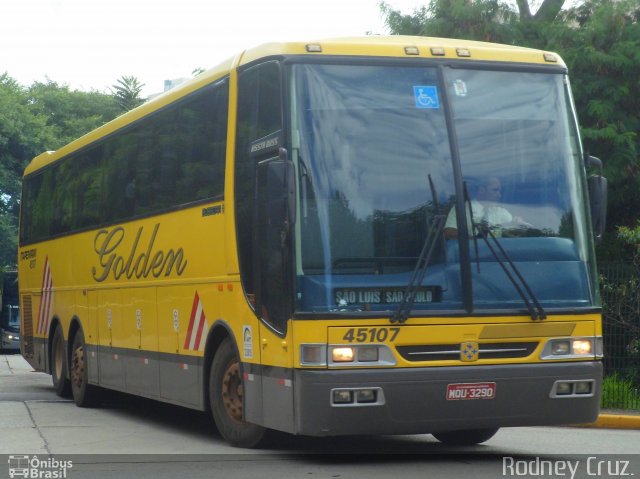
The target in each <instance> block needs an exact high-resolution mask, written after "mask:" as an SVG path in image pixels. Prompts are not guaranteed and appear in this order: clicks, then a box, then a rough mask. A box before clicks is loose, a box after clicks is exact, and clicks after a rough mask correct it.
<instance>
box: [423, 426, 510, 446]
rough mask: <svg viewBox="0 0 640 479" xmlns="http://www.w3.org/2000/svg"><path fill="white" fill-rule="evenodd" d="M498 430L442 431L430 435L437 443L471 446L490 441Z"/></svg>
mask: <svg viewBox="0 0 640 479" xmlns="http://www.w3.org/2000/svg"><path fill="white" fill-rule="evenodd" d="M497 432H498V428H497V427H496V428H495V429H494V428H488V429H467V430H464V431H443V432H434V433H431V435H432V436H433V437H435V438H436V439H437V440H438V441H440V442H442V443H444V444H449V445H451V446H472V445H474V444H480V443H483V442H485V441H488V440H489V439H491V438H492V437H493V436H495V434H496V433H497Z"/></svg>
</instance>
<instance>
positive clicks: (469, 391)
mask: <svg viewBox="0 0 640 479" xmlns="http://www.w3.org/2000/svg"><path fill="white" fill-rule="evenodd" d="M495 397H496V383H458V384H448V385H447V401H466V400H471V399H493V398H495Z"/></svg>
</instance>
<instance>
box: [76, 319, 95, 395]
mask: <svg viewBox="0 0 640 479" xmlns="http://www.w3.org/2000/svg"><path fill="white" fill-rule="evenodd" d="M71 392H72V394H73V400H74V401H75V403H76V404H77V405H78V406H80V407H91V406H93V405H94V404H95V403H96V402H97V400H98V391H97V388H96V386H93V385H91V384H89V372H88V366H87V347H86V345H85V342H84V334H83V333H82V330H79V331H78V332H77V333H76V335H75V337H74V338H73V348H72V349H71Z"/></svg>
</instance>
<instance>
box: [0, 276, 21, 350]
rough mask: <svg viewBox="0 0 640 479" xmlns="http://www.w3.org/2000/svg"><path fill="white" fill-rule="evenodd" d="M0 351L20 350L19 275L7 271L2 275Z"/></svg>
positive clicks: (0, 278)
mask: <svg viewBox="0 0 640 479" xmlns="http://www.w3.org/2000/svg"><path fill="white" fill-rule="evenodd" d="M0 281H1V283H0V285H1V287H2V289H0V306H1V307H2V310H1V312H0V340H1V341H2V343H0V349H1V350H2V351H19V350H20V306H19V305H20V303H19V301H18V273H17V271H7V272H5V273H4V274H0Z"/></svg>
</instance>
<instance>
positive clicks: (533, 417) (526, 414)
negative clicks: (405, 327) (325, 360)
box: [293, 361, 602, 436]
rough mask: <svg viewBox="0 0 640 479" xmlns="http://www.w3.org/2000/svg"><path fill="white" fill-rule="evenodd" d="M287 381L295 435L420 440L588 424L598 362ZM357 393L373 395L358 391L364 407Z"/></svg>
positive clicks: (306, 374) (597, 387) (304, 376)
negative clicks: (290, 386)
mask: <svg viewBox="0 0 640 479" xmlns="http://www.w3.org/2000/svg"><path fill="white" fill-rule="evenodd" d="M294 375H295V379H294V381H293V383H294V385H295V389H296V391H295V398H296V399H295V403H296V404H295V411H296V421H295V422H296V432H297V433H298V434H304V435H312V436H332V435H351V434H421V433H429V432H438V431H447V430H466V429H481V428H495V427H506V426H542V425H554V424H578V423H589V422H593V421H595V420H596V419H597V416H598V410H599V404H600V396H601V385H602V363H601V362H599V361H591V362H568V363H552V364H551V363H550V364H528V365H492V366H467V367H431V368H406V369H393V370H391V369H366V370H364V369H363V370H357V371H354V370H349V371H346V370H322V371H318V370H315V371H312V370H302V369H298V370H295V373H294ZM558 382H560V383H564V384H568V385H569V386H568V387H567V386H559V385H558ZM576 384H580V385H581V386H579V387H576ZM587 384H591V386H590V387H588V389H589V391H588V392H585V385H587ZM474 385H477V387H475V386H474ZM465 388H466V390H465ZM472 389H475V391H472ZM336 391H340V392H338V393H336ZM359 391H375V392H374V393H373V394H372V393H363V394H362V398H363V399H364V400H365V402H362V403H358V402H357V399H356V395H358V397H359V395H360V393H359ZM491 391H493V392H491ZM567 391H568V393H567ZM349 392H351V395H350V394H349ZM475 395H477V396H478V398H477V399H475V398H474V399H471V397H473V396H475ZM349 397H351V398H352V401H351V402H349ZM336 399H338V400H342V401H346V402H344V403H336ZM366 401H370V402H366Z"/></svg>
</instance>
